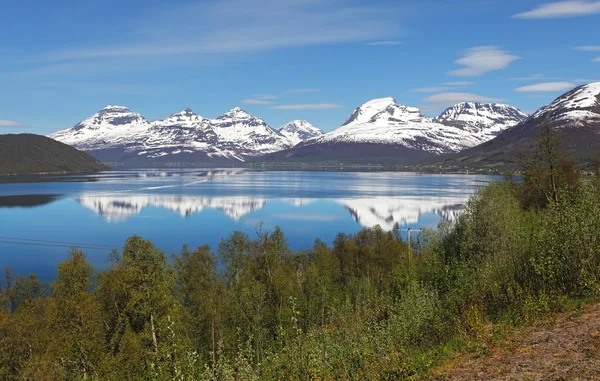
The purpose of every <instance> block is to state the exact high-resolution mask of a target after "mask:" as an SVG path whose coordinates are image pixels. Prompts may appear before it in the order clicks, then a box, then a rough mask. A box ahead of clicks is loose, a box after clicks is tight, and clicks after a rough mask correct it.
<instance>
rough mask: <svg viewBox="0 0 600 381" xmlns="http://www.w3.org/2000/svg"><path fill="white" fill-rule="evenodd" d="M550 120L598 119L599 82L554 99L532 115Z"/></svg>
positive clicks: (599, 102)
mask: <svg viewBox="0 0 600 381" xmlns="http://www.w3.org/2000/svg"><path fill="white" fill-rule="evenodd" d="M540 117H544V118H548V119H551V120H559V119H560V120H564V121H565V122H566V121H569V120H570V121H575V122H576V124H577V123H579V122H580V121H581V120H582V119H599V118H600V82H592V83H588V84H587V85H581V86H578V87H576V88H574V89H573V90H571V91H568V92H566V93H565V94H563V95H561V96H560V97H558V98H556V99H555V100H554V101H553V102H552V103H550V104H549V105H548V106H546V107H543V108H541V109H539V110H538V111H537V112H536V113H535V114H533V115H532V118H533V119H537V118H540Z"/></svg>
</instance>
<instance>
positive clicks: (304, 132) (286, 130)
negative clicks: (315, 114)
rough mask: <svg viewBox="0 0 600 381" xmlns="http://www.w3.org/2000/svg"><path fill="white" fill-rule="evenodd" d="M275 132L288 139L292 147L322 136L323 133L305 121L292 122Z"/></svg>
mask: <svg viewBox="0 0 600 381" xmlns="http://www.w3.org/2000/svg"><path fill="white" fill-rule="evenodd" d="M277 131H278V132H279V133H280V134H282V135H283V136H285V137H286V138H288V140H289V141H290V142H291V143H292V144H293V145H297V144H298V143H302V142H305V141H307V140H310V139H313V138H318V137H320V136H322V135H323V134H324V132H323V131H321V130H320V129H318V128H317V127H315V126H313V125H312V124H310V123H308V122H307V121H306V120H293V121H291V122H289V123H286V124H284V125H283V126H281V127H279V128H278V129H277Z"/></svg>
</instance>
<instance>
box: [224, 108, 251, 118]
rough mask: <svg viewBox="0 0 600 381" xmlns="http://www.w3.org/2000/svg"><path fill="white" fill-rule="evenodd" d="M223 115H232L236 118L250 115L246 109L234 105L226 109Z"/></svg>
mask: <svg viewBox="0 0 600 381" xmlns="http://www.w3.org/2000/svg"><path fill="white" fill-rule="evenodd" d="M225 115H232V116H235V117H238V118H239V117H248V116H252V115H250V114H249V113H248V112H247V111H246V110H244V109H242V108H241V107H234V108H232V109H231V110H229V111H227V112H226V113H225Z"/></svg>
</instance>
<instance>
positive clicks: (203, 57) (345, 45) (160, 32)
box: [0, 0, 600, 134]
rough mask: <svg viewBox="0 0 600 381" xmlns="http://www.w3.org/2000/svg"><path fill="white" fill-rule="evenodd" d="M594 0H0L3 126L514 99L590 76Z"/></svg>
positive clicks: (595, 41) (317, 118) (545, 95)
mask: <svg viewBox="0 0 600 381" xmlns="http://www.w3.org/2000/svg"><path fill="white" fill-rule="evenodd" d="M599 25H600V1H587V0H570V1H559V2H549V1H537V0H454V1H451V2H450V1H447V0H370V1H364V0H363V1H359V0H171V1H160V0H129V1H128V0H94V1H80V0H62V1H61V0H58V1H46V0H21V1H10V0H0V30H1V31H2V33H0V133H21V132H31V133H36V134H49V133H51V132H54V131H57V130H61V129H65V128H70V127H72V126H73V125H75V124H77V123H78V122H79V121H81V120H83V119H85V118H87V117H89V116H91V115H93V114H94V113H95V112H97V111H98V110H100V109H102V108H103V107H105V106H106V105H109V104H113V105H123V106H127V107H129V108H130V109H131V110H132V111H135V112H139V113H141V114H142V115H143V116H145V117H146V118H147V119H149V120H155V119H162V118H165V117H167V116H169V115H170V114H172V113H175V112H178V111H180V110H183V109H184V108H186V107H189V108H191V109H192V110H193V111H194V112H196V113H197V114H200V115H202V116H204V117H208V118H214V117H217V116H219V115H221V114H223V113H224V112H226V111H227V110H229V109H231V108H233V107H236V106H239V107H242V108H243V109H245V110H246V111H248V112H250V113H252V114H253V115H255V116H258V117H261V118H263V119H265V121H266V122H267V123H268V124H269V125H270V126H272V127H274V128H277V127H279V126H280V125H282V124H284V123H286V122H288V121H291V120H294V119H305V120H307V121H309V122H310V123H312V124H313V125H315V126H317V127H319V128H322V129H323V130H325V131H331V130H333V129H335V128H337V127H339V126H340V125H341V124H342V123H344V121H345V120H346V119H347V118H348V117H349V116H350V114H351V113H352V111H353V110H354V109H355V108H356V107H358V106H360V105H361V104H362V103H364V102H366V101H368V100H370V99H373V98H382V97H388V96H391V97H394V98H395V99H396V101H397V102H398V103H401V104H404V105H408V106H415V107H419V108H420V109H421V110H422V112H423V113H425V114H427V115H432V116H433V115H436V114H438V113H440V112H441V111H443V110H444V109H445V108H446V107H448V106H451V105H453V104H455V103H458V102H461V101H481V102H499V103H507V104H510V105H513V106H516V107H519V108H520V109H522V110H523V111H525V112H533V111H535V110H536V109H538V108H539V107H542V106H544V105H545V104H547V103H549V102H551V101H552V100H553V99H555V98H556V97H558V96H559V95H561V94H562V93H564V92H565V91H566V90H569V89H570V88H572V87H575V86H577V85H580V84H584V83H589V82H594V81H600V34H599V33H598V30H599V29H598V26H599Z"/></svg>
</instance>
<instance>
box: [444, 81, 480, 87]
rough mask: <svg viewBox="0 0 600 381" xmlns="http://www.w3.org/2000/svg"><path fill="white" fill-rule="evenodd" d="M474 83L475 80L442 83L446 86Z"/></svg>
mask: <svg viewBox="0 0 600 381" xmlns="http://www.w3.org/2000/svg"><path fill="white" fill-rule="evenodd" d="M474 84H475V82H471V81H457V82H444V85H447V86H471V85H474Z"/></svg>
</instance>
